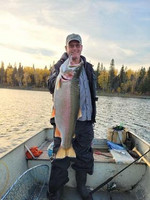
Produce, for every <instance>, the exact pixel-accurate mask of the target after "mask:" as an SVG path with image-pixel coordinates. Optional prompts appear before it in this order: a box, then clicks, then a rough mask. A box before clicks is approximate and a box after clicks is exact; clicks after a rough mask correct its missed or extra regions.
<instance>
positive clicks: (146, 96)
mask: <svg viewBox="0 0 150 200" xmlns="http://www.w3.org/2000/svg"><path fill="white" fill-rule="evenodd" d="M0 89H12V90H28V91H41V92H49V90H48V88H35V87H19V86H18V87H9V86H8V87H2V86H0ZM97 96H107V97H122V98H140V99H150V95H144V94H143V95H140V94H129V93H126V94H121V93H108V92H100V91H97Z"/></svg>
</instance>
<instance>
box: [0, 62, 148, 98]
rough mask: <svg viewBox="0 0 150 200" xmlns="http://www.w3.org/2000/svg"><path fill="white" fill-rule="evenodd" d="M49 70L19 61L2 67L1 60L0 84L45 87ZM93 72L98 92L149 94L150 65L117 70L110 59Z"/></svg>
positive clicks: (123, 67)
mask: <svg viewBox="0 0 150 200" xmlns="http://www.w3.org/2000/svg"><path fill="white" fill-rule="evenodd" d="M50 71H51V68H50V69H47V67H45V68H44V69H39V68H35V67H34V66H33V67H28V66H26V67H23V66H22V65H21V63H19V66H16V64H15V65H14V66H12V65H11V64H9V65H8V66H7V67H4V63H3V62H1V65H0V86H1V87H5V86H10V87H15V86H17V87H21V88H22V87H23V88H28V87H38V88H46V87H47V79H48V76H49V74H50ZM95 74H96V78H97V83H96V86H97V90H99V91H100V92H103V93H105V92H107V93H124V94H125V93H130V94H148V95H150V67H149V69H148V70H147V71H146V69H145V68H144V67H141V69H140V70H138V71H133V70H131V69H127V67H125V66H124V65H122V67H121V69H120V71H118V70H117V69H115V61H114V59H112V60H111V62H110V66H109V69H108V70H106V68H105V67H104V66H103V64H102V63H98V65H97V69H96V70H95Z"/></svg>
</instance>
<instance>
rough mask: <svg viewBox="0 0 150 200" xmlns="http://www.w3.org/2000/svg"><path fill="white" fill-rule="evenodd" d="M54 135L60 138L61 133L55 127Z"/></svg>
mask: <svg viewBox="0 0 150 200" xmlns="http://www.w3.org/2000/svg"><path fill="white" fill-rule="evenodd" d="M55 137H60V138H61V133H60V131H59V130H58V128H57V127H56V128H55Z"/></svg>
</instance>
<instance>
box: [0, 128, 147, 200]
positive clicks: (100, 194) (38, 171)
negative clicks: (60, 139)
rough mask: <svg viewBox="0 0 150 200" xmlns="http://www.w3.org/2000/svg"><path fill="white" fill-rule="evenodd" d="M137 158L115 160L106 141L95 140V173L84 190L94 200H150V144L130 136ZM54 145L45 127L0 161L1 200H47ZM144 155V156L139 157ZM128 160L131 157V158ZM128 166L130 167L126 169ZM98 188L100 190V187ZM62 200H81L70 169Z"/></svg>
mask: <svg viewBox="0 0 150 200" xmlns="http://www.w3.org/2000/svg"><path fill="white" fill-rule="evenodd" d="M130 134H131V136H132V139H133V141H134V148H136V150H137V152H138V153H139V155H140V159H139V158H138V159H136V158H133V160H132V159H131V160H130V159H129V160H130V161H129V162H127V161H128V159H127V160H124V159H122V158H123V157H124V153H122V152H121V153H118V152H116V154H117V155H118V157H119V159H118V158H115V156H114V154H113V153H114V152H113V153H112V152H111V151H110V149H109V148H108V143H107V138H106V139H100V138H95V139H94V140H93V143H92V147H93V152H94V173H93V175H92V176H90V175H88V177H87V184H86V185H87V187H88V188H89V189H90V190H91V191H94V190H95V191H94V192H93V199H94V200H99V199H105V200H110V199H111V200H149V199H150V167H149V166H150V144H149V143H148V142H146V141H144V140H143V139H141V138H140V137H139V136H137V135H136V134H134V133H130ZM52 142H53V129H52V128H45V129H44V130H42V131H40V132H39V133H36V134H35V135H34V136H32V137H31V138H29V139H27V140H26V141H24V142H23V143H21V144H20V145H18V146H17V147H15V148H14V149H13V150H10V151H9V152H7V153H6V154H5V155H3V156H2V157H1V158H0V198H1V199H2V200H6V199H7V200H9V199H13V200H19V199H20V200H24V199H40V200H46V199H47V196H46V193H47V187H48V179H49V174H50V170H51V157H50V156H49V155H48V151H47V149H48V146H49V145H50V144H51V143H52ZM35 146H36V147H38V149H39V150H42V152H43V153H42V154H41V155H40V156H38V157H35V156H34V155H33V157H34V158H33V157H32V159H29V158H27V157H26V152H27V151H28V152H30V149H31V147H35ZM142 155H144V156H142ZM130 158H131V156H130ZM129 165H130V166H129ZM99 186H100V187H99ZM63 199H65V200H70V199H74V200H80V197H79V194H78V192H77V191H76V181H75V172H74V170H73V169H72V168H71V167H70V168H69V182H68V183H67V184H66V185H65V188H64V194H63Z"/></svg>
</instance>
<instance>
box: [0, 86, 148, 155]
mask: <svg viewBox="0 0 150 200" xmlns="http://www.w3.org/2000/svg"><path fill="white" fill-rule="evenodd" d="M51 107H52V99H51V95H50V93H49V92H42V91H29V90H13V89H0V156H2V155H3V154H4V153H6V152H7V151H8V150H10V149H12V148H14V147H15V146H17V145H18V144H20V143H21V142H23V141H24V140H26V139H27V138H29V137H31V136H32V135H34V134H35V133H37V132H39V131H41V130H42V129H44V128H47V127H51V125H50V123H49V119H50V114H51ZM118 124H119V125H120V124H122V125H123V126H125V127H127V128H128V129H129V130H130V131H132V132H134V133H136V134H137V135H139V136H141V137H142V138H143V139H145V140H146V141H148V142H150V99H139V98H121V97H105V96H99V100H98V102H97V117H96V124H95V127H94V129H95V137H99V138H105V137H106V135H107V129H108V128H110V127H112V126H115V125H118Z"/></svg>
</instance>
